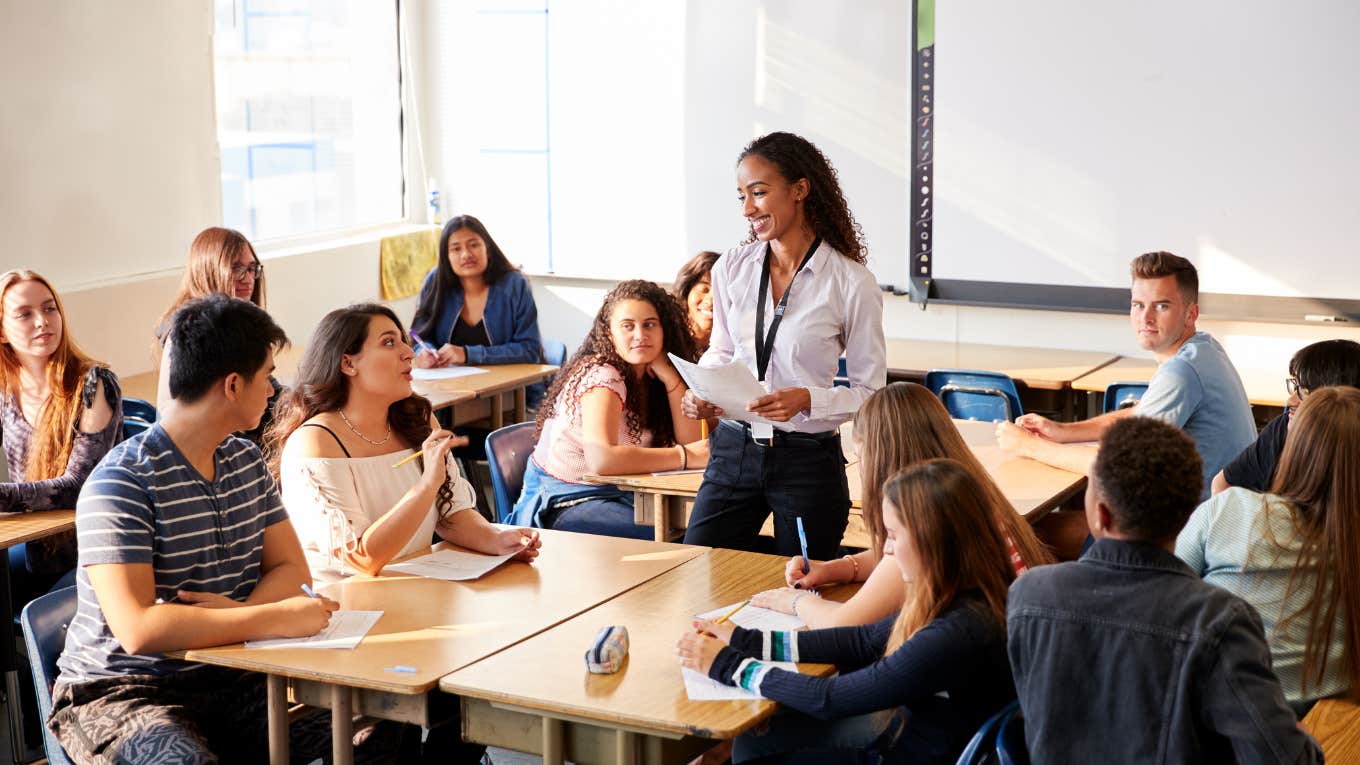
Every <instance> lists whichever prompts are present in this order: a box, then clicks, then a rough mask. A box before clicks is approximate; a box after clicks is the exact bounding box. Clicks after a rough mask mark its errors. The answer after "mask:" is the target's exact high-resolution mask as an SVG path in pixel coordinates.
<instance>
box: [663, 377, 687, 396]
mask: <svg viewBox="0 0 1360 765" xmlns="http://www.w3.org/2000/svg"><path fill="white" fill-rule="evenodd" d="M684 384H685V381H684V380H683V379H680V380H676V381H675V385H672V386H671V387H669V388H667V389H666V395H667V396H669V395H671V394H672V393H674V392H676V391H677V390H679V389H680V386H681V385H684Z"/></svg>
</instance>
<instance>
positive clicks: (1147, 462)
mask: <svg viewBox="0 0 1360 765" xmlns="http://www.w3.org/2000/svg"><path fill="white" fill-rule="evenodd" d="M1203 471H1204V463H1203V461H1202V460H1200V456H1199V452H1198V451H1196V450H1195V442H1194V441H1193V440H1192V439H1191V438H1190V436H1188V435H1186V434H1185V431H1183V430H1181V429H1180V428H1177V427H1176V426H1174V425H1168V424H1167V423H1165V422H1162V421H1161V420H1154V419H1152V418H1150V417H1128V418H1125V419H1123V420H1120V421H1119V422H1116V423H1115V424H1114V425H1112V426H1110V429H1109V430H1107V431H1105V436H1104V438H1101V439H1100V453H1099V454H1097V455H1096V462H1095V465H1093V466H1092V467H1091V482H1092V483H1093V488H1094V490H1095V491H1096V493H1097V496H1099V497H1100V498H1101V499H1103V500H1104V503H1105V506H1106V507H1108V508H1109V509H1110V512H1111V513H1113V514H1114V517H1115V523H1116V524H1117V525H1118V527H1119V528H1118V530H1119V533H1120V534H1122V535H1124V536H1126V537H1128V538H1130V539H1137V540H1141V541H1144V542H1156V543H1161V542H1165V541H1166V540H1168V539H1172V538H1174V537H1175V536H1176V534H1178V533H1179V532H1180V530H1181V527H1182V526H1184V525H1185V521H1186V519H1188V518H1189V517H1190V513H1192V512H1194V510H1195V506H1196V505H1198V504H1199V499H1200V491H1201V490H1202V489H1203V487H1204V473H1203Z"/></svg>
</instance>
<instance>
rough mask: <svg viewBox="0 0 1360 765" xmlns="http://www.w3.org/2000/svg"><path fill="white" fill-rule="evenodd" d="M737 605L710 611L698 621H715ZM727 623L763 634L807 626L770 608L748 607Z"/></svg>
mask: <svg viewBox="0 0 1360 765" xmlns="http://www.w3.org/2000/svg"><path fill="white" fill-rule="evenodd" d="M736 607H737V604H736V603H733V604H732V605H730V606H723V607H722V608H715V609H713V610H712V611H707V612H705V613H702V614H699V615H698V618H700V619H709V620H713V619H717V618H719V617H721V616H722V615H723V614H726V613H729V612H731V610H732V609H734V608H736ZM728 621H730V622H732V623H733V624H735V625H737V626H738V627H745V628H746V629H748V630H764V631H765V632H792V631H794V630H800V629H802V628H803V627H806V626H807V625H806V624H805V623H804V622H803V620H802V619H799V618H798V617H796V616H794V615H793V614H786V613H781V612H779V611H775V610H773V609H770V608H761V607H760V606H751V605H748V606H746V607H745V608H743V609H741V610H740V611H738V612H737V613H736V615H735V616H733V617H732V618H731V619H729V620H728Z"/></svg>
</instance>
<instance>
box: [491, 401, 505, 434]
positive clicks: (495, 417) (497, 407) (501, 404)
mask: <svg viewBox="0 0 1360 765" xmlns="http://www.w3.org/2000/svg"><path fill="white" fill-rule="evenodd" d="M504 425H505V401H504V400H503V399H502V398H501V394H499V393H493V394H492V395H491V429H492V430H500V429H501V427H502V426H504Z"/></svg>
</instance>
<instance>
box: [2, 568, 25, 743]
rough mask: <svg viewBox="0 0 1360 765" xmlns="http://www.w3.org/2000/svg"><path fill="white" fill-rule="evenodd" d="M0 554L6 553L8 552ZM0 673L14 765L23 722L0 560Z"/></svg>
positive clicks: (11, 608)
mask: <svg viewBox="0 0 1360 765" xmlns="http://www.w3.org/2000/svg"><path fill="white" fill-rule="evenodd" d="M0 551H3V552H9V550H8V548H0ZM0 619H4V621H5V623H4V624H0V670H3V671H4V673H5V707H6V710H5V711H6V712H7V713H8V714H7V715H6V723H7V724H8V725H9V748H10V753H11V754H12V755H13V757H14V760H13V761H14V762H23V761H24V742H23V738H24V719H23V716H22V714H21V711H22V710H21V709H20V708H19V707H20V703H19V669H18V667H19V656H18V652H17V651H16V650H15V648H14V601H13V599H12V598H11V597H10V591H9V563H8V561H6V560H3V557H0Z"/></svg>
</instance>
